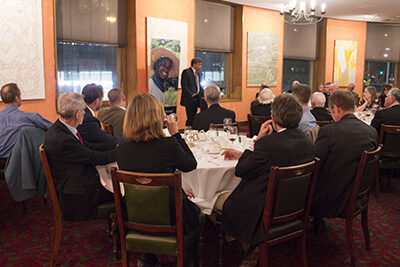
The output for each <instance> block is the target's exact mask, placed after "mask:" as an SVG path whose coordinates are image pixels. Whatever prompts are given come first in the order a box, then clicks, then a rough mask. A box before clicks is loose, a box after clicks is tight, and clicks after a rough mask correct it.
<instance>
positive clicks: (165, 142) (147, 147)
mask: <svg viewBox="0 0 400 267" xmlns="http://www.w3.org/2000/svg"><path fill="white" fill-rule="evenodd" d="M115 155H116V158H117V162H118V167H119V168H120V169H121V170H127V171H134V172H147V173H172V172H174V171H175V170H176V169H178V170H180V171H184V172H188V171H192V170H194V169H196V167H197V162H196V159H195V158H194V156H193V153H192V151H191V150H190V149H189V147H188V146H187V144H186V142H185V141H184V140H183V139H182V138H181V136H180V134H175V135H174V136H172V137H166V138H160V139H152V140H150V141H148V142H133V141H127V142H125V143H123V144H121V145H120V146H119V147H117V148H116V152H115ZM182 197H183V206H182V209H183V211H182V212H183V221H184V228H185V232H187V231H189V230H191V229H194V228H196V227H197V225H198V216H197V215H198V212H199V209H198V208H197V206H196V205H195V204H194V203H193V202H191V201H190V200H189V199H188V198H187V197H186V195H185V194H184V193H183V194H182ZM171 199H173V196H172V198H171ZM171 215H172V214H171ZM171 217H175V215H174V216H171Z"/></svg>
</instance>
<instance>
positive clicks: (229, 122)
mask: <svg viewBox="0 0 400 267" xmlns="http://www.w3.org/2000/svg"><path fill="white" fill-rule="evenodd" d="M231 125H232V119H231V118H225V119H224V131H225V132H228V128H229V127H230V126H231Z"/></svg>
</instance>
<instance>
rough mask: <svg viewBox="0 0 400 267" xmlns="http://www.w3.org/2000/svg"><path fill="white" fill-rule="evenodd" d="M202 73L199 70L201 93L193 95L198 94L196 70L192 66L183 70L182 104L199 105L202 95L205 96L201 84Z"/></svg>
mask: <svg viewBox="0 0 400 267" xmlns="http://www.w3.org/2000/svg"><path fill="white" fill-rule="evenodd" d="M200 80H201V73H200V72H199V86H200V91H199V94H198V95H196V96H194V97H192V95H193V94H197V83H196V78H195V76H194V72H193V69H192V68H187V69H185V70H184V71H183V72H182V75H181V86H182V96H181V105H182V106H185V107H186V106H192V105H199V104H200V102H198V101H199V100H200V98H201V97H203V88H202V87H201V85H200Z"/></svg>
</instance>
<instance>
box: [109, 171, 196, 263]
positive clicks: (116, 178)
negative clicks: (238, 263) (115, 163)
mask: <svg viewBox="0 0 400 267" xmlns="http://www.w3.org/2000/svg"><path fill="white" fill-rule="evenodd" d="M111 177H112V182H113V188H114V197H115V207H116V212H117V217H118V227H119V232H120V240H121V252H122V265H123V266H128V264H129V259H128V253H127V252H128V251H135V252H140V253H153V254H162V255H170V256H176V257H177V266H178V267H182V266H186V265H184V247H185V248H189V246H190V245H193V246H194V247H195V246H196V244H197V242H196V241H197V233H198V231H199V229H196V230H194V231H192V232H190V233H187V234H186V235H185V236H184V235H183V222H182V187H181V174H180V172H175V173H168V174H166V173H161V174H160V173H151V174H150V173H136V172H128V171H122V170H117V169H116V168H113V169H112V170H111ZM120 183H122V184H123V186H124V191H125V198H124V199H123V198H122V194H121V188H120ZM172 192H173V194H172ZM171 198H173V199H172V200H171ZM173 205H174V206H173ZM174 210H175V212H171V211H174ZM174 221H175V222H174Z"/></svg>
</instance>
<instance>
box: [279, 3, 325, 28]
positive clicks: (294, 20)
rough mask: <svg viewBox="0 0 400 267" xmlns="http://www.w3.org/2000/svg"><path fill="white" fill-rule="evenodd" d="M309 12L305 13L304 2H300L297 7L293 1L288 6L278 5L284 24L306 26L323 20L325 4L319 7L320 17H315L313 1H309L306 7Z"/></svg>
mask: <svg viewBox="0 0 400 267" xmlns="http://www.w3.org/2000/svg"><path fill="white" fill-rule="evenodd" d="M308 7H309V10H310V12H307V8H306V2H304V1H301V2H300V3H299V5H298V6H297V3H296V1H295V0H292V1H291V2H290V3H289V4H281V5H280V13H281V15H283V16H284V21H285V22H286V23H291V24H298V25H307V24H312V23H316V22H320V21H321V20H322V19H323V18H324V14H325V12H326V4H325V3H322V4H321V7H320V15H319V16H318V17H317V16H316V13H315V11H316V9H315V0H310V3H309V5H308Z"/></svg>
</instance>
